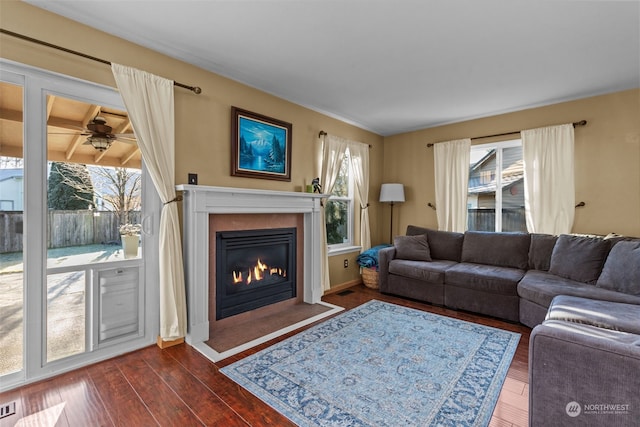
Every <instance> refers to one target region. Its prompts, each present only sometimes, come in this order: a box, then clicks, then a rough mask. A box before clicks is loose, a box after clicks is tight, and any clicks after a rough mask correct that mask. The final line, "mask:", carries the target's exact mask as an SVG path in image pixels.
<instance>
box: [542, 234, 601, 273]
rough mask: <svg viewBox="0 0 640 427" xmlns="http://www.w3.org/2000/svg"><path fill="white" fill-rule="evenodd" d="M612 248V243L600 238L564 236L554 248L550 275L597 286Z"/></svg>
mask: <svg viewBox="0 0 640 427" xmlns="http://www.w3.org/2000/svg"><path fill="white" fill-rule="evenodd" d="M610 248H611V246H610V243H609V242H608V241H606V240H604V239H602V238H599V237H588V236H571V235H568V234H563V235H561V236H560V237H558V241H557V242H556V245H555V246H554V248H553V254H552V255H551V265H550V266H549V273H553V274H555V275H557V276H560V277H564V278H565V279H571V280H575V281H578V282H584V283H590V284H595V283H596V280H598V276H599V275H600V272H601V271H602V266H603V265H604V260H605V258H606V257H607V253H608V252H609V249H610Z"/></svg>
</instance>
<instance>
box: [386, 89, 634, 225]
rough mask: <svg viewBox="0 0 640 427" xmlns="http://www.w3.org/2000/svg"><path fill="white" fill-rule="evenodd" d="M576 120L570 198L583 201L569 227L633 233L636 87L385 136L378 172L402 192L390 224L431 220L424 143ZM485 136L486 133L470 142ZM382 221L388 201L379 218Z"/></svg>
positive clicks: (429, 152)
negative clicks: (583, 123)
mask: <svg viewBox="0 0 640 427" xmlns="http://www.w3.org/2000/svg"><path fill="white" fill-rule="evenodd" d="M580 120H587V122H588V123H587V125H586V126H582V127H577V128H576V129H575V156H576V157H575V179H576V203H577V202H580V201H584V202H585V203H586V206H585V207H582V208H577V209H576V216H575V222H574V227H573V232H575V233H597V234H607V233H610V232H616V233H620V234H625V235H633V236H640V90H638V89H635V90H629V91H624V92H617V93H612V94H608V95H602V96H596V97H591V98H585V99H581V100H577V101H571V102H563V103H558V104H554V105H550V106H546V107H540V108H533V109H529V110H523V111H519V112H515V113H509V114H502V115H497V116H492V117H487V118H483V119H477V120H471V121H467V122H462V123H455V124H451V125H447V126H440V127H435V128H430V129H424V130H420V131H416V132H410V133H405V134H400V135H395V136H391V137H387V138H385V141H384V156H385V158H384V176H383V180H384V182H395V181H397V182H402V183H404V184H405V192H406V199H407V201H406V203H403V204H400V205H397V208H396V210H395V211H394V223H395V224H397V225H396V226H395V227H394V232H395V233H396V234H403V232H404V230H405V229H406V227H407V225H409V224H416V225H421V226H427V227H436V226H437V222H436V214H435V211H434V210H432V209H431V208H429V207H428V206H427V203H429V202H431V203H435V189H434V177H433V149H432V148H427V144H428V143H435V142H439V141H449V140H452V139H458V138H465V137H475V136H482V135H492V134H499V133H503V132H511V131H514V130H522V129H532V128H537V127H543V126H549V125H554V124H561V123H571V122H576V121H580ZM516 137H517V135H516ZM512 138H513V137H512ZM502 139H503V140H504V139H505V138H502ZM506 139H508V138H506ZM486 142H491V140H488V139H481V140H475V141H473V144H481V143H486ZM388 221H389V217H388V209H387V210H384V211H383V216H382V222H383V223H385V224H387V225H388V224H389V222H388ZM378 231H379V232H381V230H378ZM382 233H384V232H383V231H382ZM387 234H388V232H387ZM382 236H385V234H382Z"/></svg>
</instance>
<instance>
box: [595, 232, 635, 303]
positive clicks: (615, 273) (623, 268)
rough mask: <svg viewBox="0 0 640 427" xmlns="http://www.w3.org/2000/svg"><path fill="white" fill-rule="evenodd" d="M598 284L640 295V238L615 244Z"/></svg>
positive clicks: (605, 287)
mask: <svg viewBox="0 0 640 427" xmlns="http://www.w3.org/2000/svg"><path fill="white" fill-rule="evenodd" d="M596 286H597V287H599V288H604V289H609V290H612V291H617V292H623V293H625V294H630V295H640V240H636V241H622V242H618V243H616V244H615V245H614V246H613V248H612V249H611V252H609V256H607V260H606V261H605V263H604V268H603V269H602V274H600V277H598V281H597V282H596Z"/></svg>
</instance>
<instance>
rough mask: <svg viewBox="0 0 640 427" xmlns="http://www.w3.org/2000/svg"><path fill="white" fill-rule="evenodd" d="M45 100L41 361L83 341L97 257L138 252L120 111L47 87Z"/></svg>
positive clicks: (136, 213) (136, 183)
mask: <svg viewBox="0 0 640 427" xmlns="http://www.w3.org/2000/svg"><path fill="white" fill-rule="evenodd" d="M47 106H48V113H47V114H48V116H47V187H46V192H47V218H46V223H47V296H46V301H47V304H46V307H47V311H46V347H47V348H46V361H47V362H52V361H54V360H58V359H62V358H65V357H69V356H73V355H76V354H80V353H83V352H85V351H88V349H87V347H90V346H88V345H87V344H88V331H89V326H90V324H91V322H90V319H91V318H92V316H93V314H92V313H91V306H90V305H89V304H88V303H87V301H88V300H89V297H88V295H90V291H91V289H90V288H89V286H91V284H92V282H93V280H91V277H92V274H94V272H95V271H96V269H100V268H102V267H100V266H98V265H97V264H99V263H106V262H114V261H123V260H125V259H132V258H133V259H136V258H137V259H139V258H141V256H142V250H141V247H140V232H141V230H140V228H141V226H140V224H141V222H142V211H141V209H142V201H141V200H142V199H141V178H142V176H141V169H140V165H141V156H140V152H139V150H138V147H137V145H136V144H135V139H134V137H133V134H132V130H131V124H130V122H129V119H128V116H127V113H126V112H125V111H122V110H116V109H113V108H108V107H104V106H100V105H94V104H89V103H86V102H82V101H78V100H75V99H69V98H66V97H63V96H60V95H56V96H54V95H48V97H47ZM125 243H131V245H130V246H131V247H127V248H126V250H125ZM95 297H96V298H100V297H101V296H100V295H95Z"/></svg>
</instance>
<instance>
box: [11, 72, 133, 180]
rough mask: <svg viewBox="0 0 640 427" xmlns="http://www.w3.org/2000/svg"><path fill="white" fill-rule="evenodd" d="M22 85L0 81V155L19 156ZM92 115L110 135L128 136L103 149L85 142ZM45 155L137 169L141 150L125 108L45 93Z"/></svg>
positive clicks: (65, 160) (57, 158)
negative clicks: (100, 121)
mask: <svg viewBox="0 0 640 427" xmlns="http://www.w3.org/2000/svg"><path fill="white" fill-rule="evenodd" d="M22 98H23V97H22V88H21V87H19V86H15V85H12V84H8V83H0V156H6V157H19V158H22V157H23V145H24V144H23V107H22ZM95 116H101V117H104V118H105V119H106V121H107V124H108V125H109V126H111V127H112V128H113V131H112V132H113V133H114V134H123V133H125V134H126V133H130V134H131V136H127V137H126V138H120V139H117V140H115V141H114V142H113V143H112V144H111V146H110V147H109V148H108V149H107V150H105V151H102V152H101V151H98V150H96V149H95V148H93V146H91V145H85V144H84V142H85V141H86V140H87V132H83V129H86V126H87V123H89V122H90V121H91V120H93V118H94V117H95ZM47 156H48V157H47V158H48V160H49V161H56V162H72V163H84V164H87V165H100V166H114V167H127V168H137V169H140V167H141V158H142V156H141V153H140V150H139V149H138V146H137V144H136V141H135V138H134V137H133V129H132V127H131V122H130V121H129V117H128V115H127V112H126V111H122V110H117V109H113V108H107V107H104V106H100V105H93V104H87V103H85V102H81V101H76V100H73V99H68V98H63V97H57V96H53V95H49V96H47Z"/></svg>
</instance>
